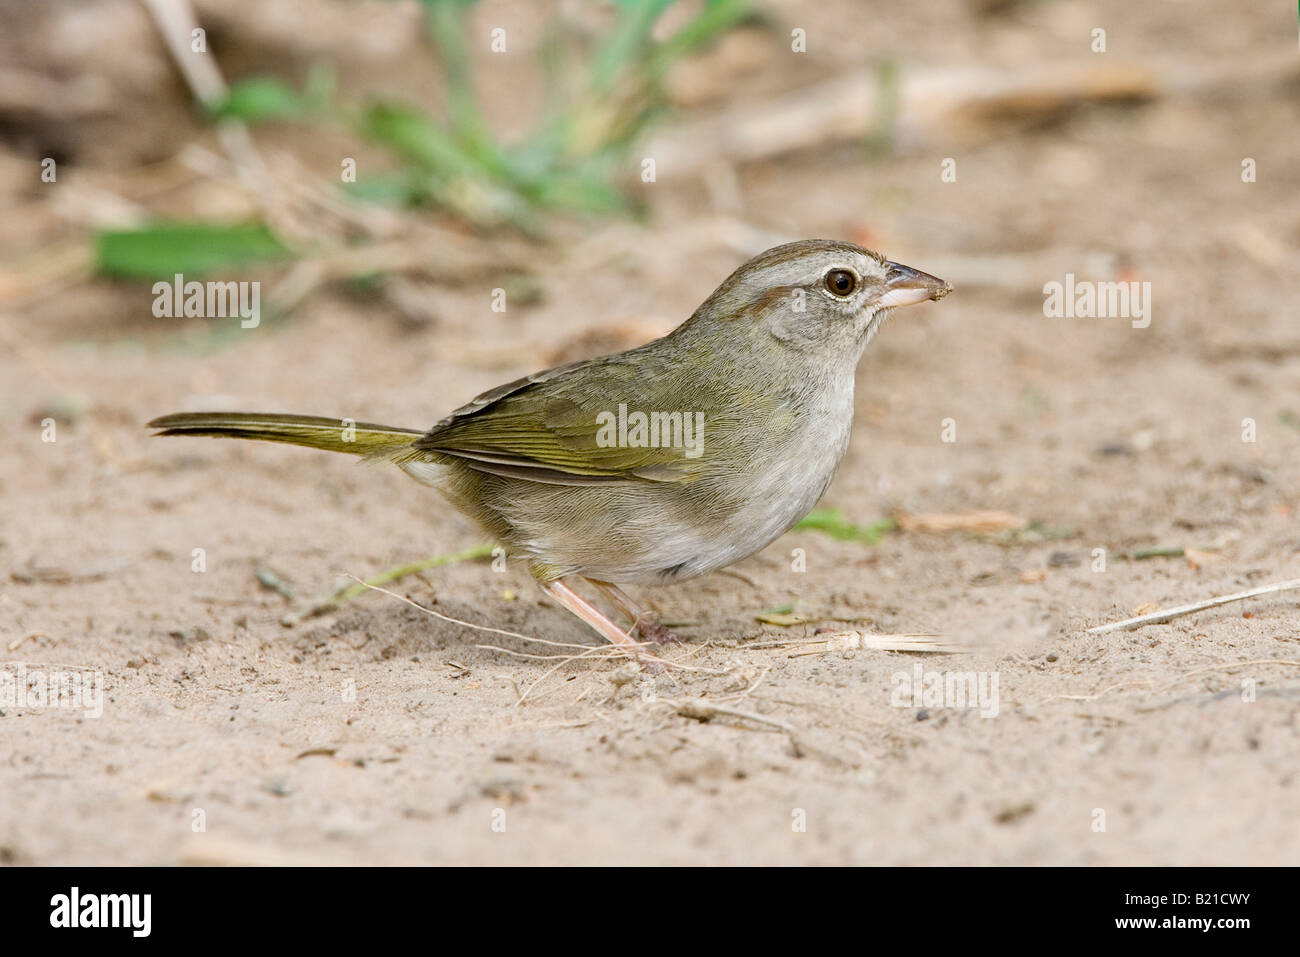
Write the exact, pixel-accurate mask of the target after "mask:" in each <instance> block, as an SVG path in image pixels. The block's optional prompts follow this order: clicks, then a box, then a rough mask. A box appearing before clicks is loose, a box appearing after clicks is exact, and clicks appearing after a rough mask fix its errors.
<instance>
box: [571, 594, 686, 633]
mask: <svg viewBox="0 0 1300 957" xmlns="http://www.w3.org/2000/svg"><path fill="white" fill-rule="evenodd" d="M587 581H589V582H591V583H592V584H593V585H595V586H596V587H597V588H598V589H600V590H601V591H602V592H604V593H605V595H606V596H608V598H609V600H610V601H612V602H613V603H614V604H616V605H618V607H619V608H621V609H622V610H623V612H624V613H625V614H626V615H627V616H628V617H629V618H631V619H632V626H633V627H634V628H636V630H637V631H638V632H640V634H641V637H642V638H644V639H645V640H646V641H653V642H654V643H655V644H657V645H664V644H667V643H669V642H674V641H681V639H680V638H678V637H677V636H676V635H674V634H673V633H672V632H671V631H669V630H668V629H667V628H666V627H664V623H663V622H662V621H660V619H659V616H658V615H656V614H655V613H654V612H653V611H651V610H650V609H649V608H642V607H641V606H640V605H638V604H637V603H636V602H635V601H633V600H632V597H631V596H630V595H628V593H627V592H625V591H623V589H621V588H619V587H618V586H617V585H615V584H614V583H613V582H603V581H600V580H599V579H596V578H588V579H587Z"/></svg>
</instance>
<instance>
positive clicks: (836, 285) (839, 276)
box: [826, 269, 858, 296]
mask: <svg viewBox="0 0 1300 957" xmlns="http://www.w3.org/2000/svg"><path fill="white" fill-rule="evenodd" d="M857 284H858V279H857V277H856V276H854V275H853V273H851V272H849V271H848V270H847V269H832V270H831V271H830V272H828V273H827V274H826V288H827V289H828V290H829V291H830V292H831V293H832V294H833V295H836V296H847V295H849V294H850V293H851V292H853V289H854V287H855V286H857Z"/></svg>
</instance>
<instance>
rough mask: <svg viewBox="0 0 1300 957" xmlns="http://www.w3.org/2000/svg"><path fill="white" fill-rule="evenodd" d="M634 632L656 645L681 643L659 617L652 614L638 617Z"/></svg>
mask: <svg viewBox="0 0 1300 957" xmlns="http://www.w3.org/2000/svg"><path fill="white" fill-rule="evenodd" d="M636 630H637V633H638V634H639V635H640V636H641V637H642V638H643V639H644V640H646V641H653V642H654V643H655V644H656V645H675V644H677V643H678V642H680V641H681V639H680V638H678V637H677V635H675V634H673V632H672V631H670V630H669V628H668V626H667V625H665V624H664V623H663V622H662V621H660V620H659V616H658V615H655V614H653V613H645V614H642V615H638V616H637V619H636Z"/></svg>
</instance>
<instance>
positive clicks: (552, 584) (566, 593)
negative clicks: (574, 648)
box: [537, 578, 663, 671]
mask: <svg viewBox="0 0 1300 957" xmlns="http://www.w3.org/2000/svg"><path fill="white" fill-rule="evenodd" d="M537 584H538V585H540V586H541V588H542V591H544V592H546V594H548V595H550V596H551V597H552V598H554V599H555V600H556V601H558V602H559V603H560V604H561V605H563V606H564V607H565V608H567V609H568V610H569V611H571V612H573V613H574V614H575V615H577V616H578V617H579V618H581V619H582V620H583V621H584V622H586V623H587V624H588V625H590V626H591V627H592V628H594V629H595V630H596V631H598V632H599V633H600V634H601V636H602V637H604V638H606V639H607V640H609V641H610V642H612V643H613V644H614V645H616V646H617V647H619V648H621V649H622V650H623V651H626V652H627V653H628V654H630V655H631V656H632V657H633V658H636V659H637V660H638V661H640V662H641V667H642V668H645V669H646V670H650V671H662V670H663V666H662V665H656V664H655V663H654V662H649V661H645V660H644V659H642V658H641V656H640V655H639V654H638V651H639V650H640V644H639V643H638V642H635V641H633V640H632V636H631V635H630V634H628V633H627V632H625V631H624V630H623V629H622V628H620V627H618V625H616V624H614V622H612V621H610V620H609V619H608V618H606V617H605V616H604V615H603V614H602V613H601V611H600V609H599V608H597V607H596V606H595V605H593V604H591V602H589V601H587V600H586V599H585V598H583V597H582V596H581V595H579V594H578V593H577V592H576V591H574V590H573V589H572V588H570V587H569V586H568V585H566V584H564V582H563V581H561V580H560V579H558V578H557V579H555V580H553V581H548V582H544V581H540V580H539V581H538V583H537Z"/></svg>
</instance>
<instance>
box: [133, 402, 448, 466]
mask: <svg viewBox="0 0 1300 957" xmlns="http://www.w3.org/2000/svg"><path fill="white" fill-rule="evenodd" d="M149 428H151V429H158V430H159V431H158V432H157V433H156V434H157V435H211V436H216V437H223V438H230V439H259V440H261V441H263V442H287V443H288V444H290V445H304V446H306V447H307V448H309V449H325V450H327V451H329V452H347V453H349V454H351V455H363V456H366V457H367V458H377V459H391V460H397V459H399V458H403V457H404V455H403V453H404V452H406V451H408V450H409V449H410V446H411V443H412V442H414V441H415V440H416V439H418V438H419V437H420V436H421V435H423V434H424V433H423V432H414V431H412V430H410V429H396V428H393V427H392V426H388V425H375V424H374V423H373V422H354V421H352V420H351V419H327V418H324V417H323V416H318V415H279V414H276V413H261V412H178V413H176V414H175V415H164V416H162V417H160V418H157V419H154V420H153V421H152V422H150V423H149Z"/></svg>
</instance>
